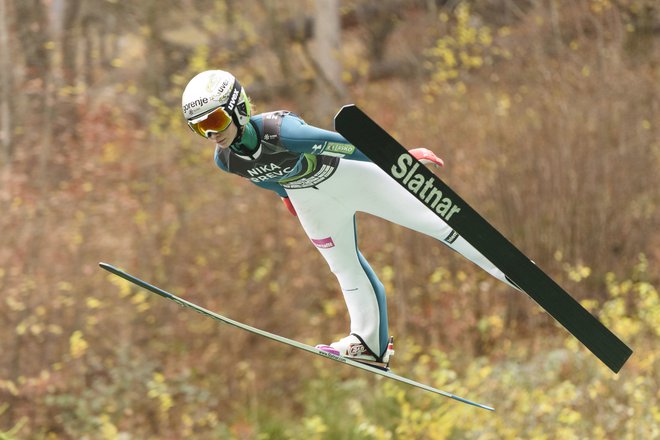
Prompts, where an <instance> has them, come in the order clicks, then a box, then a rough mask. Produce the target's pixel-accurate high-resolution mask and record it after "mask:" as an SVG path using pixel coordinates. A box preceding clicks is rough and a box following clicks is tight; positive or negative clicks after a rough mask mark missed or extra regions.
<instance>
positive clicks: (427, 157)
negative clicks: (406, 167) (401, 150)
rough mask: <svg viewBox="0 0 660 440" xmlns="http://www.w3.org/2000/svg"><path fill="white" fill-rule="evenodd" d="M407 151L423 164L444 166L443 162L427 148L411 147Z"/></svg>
mask: <svg viewBox="0 0 660 440" xmlns="http://www.w3.org/2000/svg"><path fill="white" fill-rule="evenodd" d="M408 153H410V155H411V156H412V157H414V158H415V159H417V160H418V161H420V162H421V163H423V164H433V165H434V166H436V167H444V166H445V162H444V161H443V160H442V159H440V158H439V157H438V156H436V155H435V153H434V152H433V151H431V150H429V149H428V148H413V149H412V150H409V151H408Z"/></svg>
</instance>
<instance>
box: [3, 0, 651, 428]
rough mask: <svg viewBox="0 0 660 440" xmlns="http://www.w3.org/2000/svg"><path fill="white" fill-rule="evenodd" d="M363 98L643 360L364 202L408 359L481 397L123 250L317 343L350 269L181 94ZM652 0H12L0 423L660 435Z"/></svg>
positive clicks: (338, 101) (341, 324) (317, 105)
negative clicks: (281, 341)
mask: <svg viewBox="0 0 660 440" xmlns="http://www.w3.org/2000/svg"><path fill="white" fill-rule="evenodd" d="M209 68H222V69H226V70H229V71H231V72H233V73H234V74H235V75H236V76H237V77H238V78H239V79H240V81H241V82H242V83H243V85H244V86H245V87H246V88H247V90H248V92H249V94H250V95H251V97H252V101H253V103H254V104H255V106H256V108H257V111H269V110H275V109H288V110H292V111H294V112H295V113H298V114H299V115H301V116H302V117H303V118H304V119H306V120H307V121H308V122H309V123H313V124H315V125H318V126H321V127H325V128H332V118H333V116H334V114H335V112H336V111H337V110H338V109H339V107H340V106H341V105H342V104H345V103H350V102H355V103H357V104H358V105H360V106H361V107H362V108H363V109H365V111H366V112H367V113H368V114H370V115H372V117H373V118H375V119H376V121H378V122H379V123H380V124H381V125H382V126H384V127H385V128H386V129H388V130H389V131H390V132H391V133H392V134H393V135H394V136H395V137H397V139H398V140H399V141H401V143H402V144H404V145H406V146H408V147H409V148H413V147H419V146H424V147H428V148H431V149H433V150H434V151H435V152H436V153H438V155H439V156H440V157H442V158H444V159H445V162H446V166H445V168H444V169H442V170H440V171H438V173H439V174H440V175H441V177H442V178H443V179H444V180H445V181H446V182H448V183H449V184H450V185H451V186H452V187H454V188H455V189H456V190H457V192H458V193H459V194H461V195H462V196H463V197H464V198H465V199H466V200H467V201H468V202H469V203H470V204H472V205H473V206H474V207H476V208H477V210H479V211H480V212H481V213H482V214H483V215H484V216H485V217H486V218H487V219H488V220H489V221H491V222H492V223H493V224H494V225H495V226H496V227H497V228H498V229H499V230H500V231H502V232H503V234H504V235H505V236H507V237H508V238H509V239H510V240H511V241H513V243H515V244H516V245H517V246H518V247H519V248H520V249H521V250H522V251H523V252H524V253H526V254H527V255H528V256H530V257H531V258H532V259H534V260H535V261H536V262H537V264H538V265H539V266H540V267H542V268H543V269H544V270H545V271H547V272H548V273H549V274H550V275H551V276H552V277H553V278H554V279H555V280H557V281H558V282H559V284H561V285H562V286H563V287H565V288H566V289H567V290H568V291H569V292H571V293H572V294H573V295H574V296H575V297H576V298H578V299H579V300H580V301H582V303H583V304H585V306H587V307H588V308H589V309H590V310H592V312H593V313H594V314H596V315H597V316H598V317H599V318H600V319H601V320H602V321H603V322H604V323H605V324H606V325H608V326H609V327H610V328H612V329H613V331H614V332H615V333H617V335H618V336H620V337H621V338H622V339H623V340H624V341H626V342H627V343H628V344H629V345H630V346H631V347H632V348H633V349H634V350H635V353H634V355H633V357H632V358H631V359H630V361H629V362H628V363H627V364H626V365H625V366H624V368H623V370H622V371H621V372H620V373H619V374H618V375H615V374H613V373H611V372H610V371H609V370H608V369H607V368H606V367H605V366H604V365H602V364H601V363H600V362H599V361H598V360H597V359H596V358H595V357H593V356H592V355H591V354H590V353H589V352H587V351H586V349H584V348H583V347H582V346H580V345H579V344H578V343H577V342H576V341H575V340H574V339H573V338H571V337H570V336H569V335H568V333H567V332H565V331H564V330H563V329H562V328H560V327H559V326H558V325H556V324H555V323H554V322H553V320H552V319H551V318H549V317H548V316H547V315H546V314H545V313H543V312H542V310H541V309H540V308H539V307H538V306H537V305H536V304H534V303H533V302H532V301H531V300H530V299H529V298H527V297H526V296H524V295H521V294H519V293H517V292H515V291H513V290H512V289H510V288H507V287H506V286H504V285H502V284H499V283H497V282H496V281H495V280H494V279H491V278H489V277H488V276H487V275H485V274H484V273H482V272H481V271H479V270H477V269H476V268H475V267H473V266H472V265H470V264H467V263H466V262H465V261H464V260H462V259H461V258H460V257H458V256H456V255H454V254H453V253H451V252H450V251H449V250H448V249H447V248H445V247H443V246H442V245H440V244H438V243H437V242H434V241H432V240H431V239H429V238H427V237H424V236H420V235H418V234H415V233H413V232H410V231H408V230H404V229H402V228H400V227H398V226H395V225H391V224H388V223H386V222H384V221H381V220H379V219H374V218H370V217H368V216H366V215H360V216H358V227H359V232H360V246H361V249H362V250H363V253H364V254H365V256H366V257H367V259H369V261H370V262H371V264H372V265H373V266H374V269H375V270H376V272H377V273H378V274H379V276H380V277H381V279H382V281H383V282H384V284H385V285H386V288H387V290H388V300H389V305H390V322H391V333H392V334H393V335H395V337H396V338H397V349H398V352H397V355H396V357H395V360H394V368H395V371H397V372H399V373H401V374H404V375H406V376H409V377H411V378H413V379H417V380H420V381H426V382H428V383H430V384H432V385H434V386H437V387H440V388H443V389H445V390H447V391H450V392H452V393H456V394H459V395H464V396H466V397H468V398H472V399H475V400H478V401H482V402H484V403H488V404H493V405H494V406H495V407H496V409H497V412H495V413H486V412H485V411H480V410H478V409H475V408H472V407H468V406H466V405H462V404H459V403H456V402H453V401H451V400H448V399H442V398H438V397H434V396H431V395H429V394H428V393H423V392H421V391H418V390H415V389H411V388H409V387H406V386H404V385H398V384H395V383H390V382H388V381H382V380H378V379H376V378H373V377H371V376H370V375H368V374H366V373H361V372H358V371H353V370H352V369H349V368H344V367H342V366H340V365H338V364H334V363H330V362H327V361H325V360H323V359H313V358H312V357H311V356H310V355H308V354H305V353H301V352H297V351H295V350H292V349H289V348H286V347H284V346H280V345H278V344H275V343H272V342H269V341H266V340H263V339H260V338H256V337H252V336H250V335H248V334H245V333H243V332H241V331H238V330H234V329H232V328H229V327H224V326H220V325H218V324H217V323H215V322H213V321H211V320H209V319H207V318H204V317H202V316H201V315H198V314H196V313H193V312H190V311H187V310H184V309H181V308H179V307H176V306H174V305H173V304H172V303H170V302H167V301H164V300H162V299H160V298H158V297H155V296H154V295H151V294H148V293H146V292H144V291H142V290H140V289H137V288H134V287H132V286H130V285H128V284H127V283H124V282H122V281H120V280H119V279H117V278H116V277H112V276H108V274H106V273H105V272H103V271H101V270H100V269H99V268H98V266H97V263H98V262H99V261H106V262H109V263H111V264H115V265H117V266H119V267H122V268H124V269H126V270H128V271H129V272H131V273H134V274H136V275H138V276H140V277H141V278H144V279H145V280H148V281H150V282H153V283H155V284H157V285H160V286H162V287H163V288H165V289H167V290H170V291H172V292H173V293H177V294H179V295H181V296H184V297H185V298H187V299H190V300H192V301H194V302H196V303H198V304H200V305H203V306H204V307H207V308H209V309H212V310H216V311H218V312H220V313H222V314H226V315H227V316H229V317H232V318H234V319H237V320H240V321H243V322H246V323H249V324H251V325H255V326H257V327H259V328H262V329H265V330H268V331H271V332H275V333H277V334H280V335H284V336H287V337H289V338H293V339H297V340H300V341H304V342H307V343H310V344H315V343H319V342H329V341H331V340H334V338H336V337H340V336H343V335H344V334H345V332H346V329H347V328H348V327H347V326H348V322H347V314H346V311H345V306H344V303H343V300H342V298H341V292H340V290H339V288H338V285H337V283H336V280H335V279H334V277H333V275H332V274H331V273H330V271H329V270H328V268H327V266H326V264H325V262H324V261H323V260H322V258H321V257H320V255H319V254H318V252H317V251H316V250H315V248H314V247H313V246H312V245H311V244H310V243H309V242H308V240H307V239H306V237H305V235H304V234H303V232H302V229H301V228H300V227H299V225H298V223H297V221H296V219H295V218H294V217H292V216H290V215H289V214H288V212H287V211H286V209H285V208H284V206H282V204H281V203H280V201H279V200H278V198H277V197H276V196H275V195H274V194H272V193H268V192H266V191H262V190H260V189H258V188H257V187H255V186H253V185H252V184H250V183H249V182H246V181H243V180H242V179H240V178H238V177H236V176H231V175H227V174H222V173H221V172H220V171H219V170H218V169H217V168H216V167H215V165H214V163H213V159H212V154H213V146H212V145H210V144H209V143H208V142H205V141H204V140H202V139H200V138H198V137H196V136H195V135H194V134H192V133H191V132H190V131H189V129H188V128H187V127H186V125H185V123H184V120H183V118H182V116H181V111H180V94H181V91H182V89H183V86H184V85H185V83H186V82H187V80H188V79H189V78H190V77H192V76H193V74H195V73H197V72H198V71H201V70H204V69H209ZM659 165H660V5H659V4H658V2H656V1H655V0H571V1H569V0H566V1H562V0H474V1H460V0H380V1H375V0H374V1H362V2H360V1H348V0H341V1H339V0H318V1H311V0H307V1H274V0H251V1H246V0H242V1H239V0H181V1H174V0H142V1H140V2H128V1H119V0H86V1H82V0H0V182H1V183H0V207H1V208H0V209H1V210H2V216H0V231H1V232H0V293H1V295H0V335H2V336H1V337H0V438H2V439H43V438H45V439H68V438H76V439H78V438H89V439H92V438H94V439H157V438H166V439H179V438H184V436H185V437H187V438H199V439H210V438H234V439H280V438H281V439H302V438H305V439H314V438H318V439H322V438H331V439H443V438H454V439H463V438H479V439H514V438H534V439H556V438H562V439H573V438H575V439H577V438H590V439H651V438H660V428H658V427H659V426H660V409H659V407H660V405H659V402H660V391H659V388H658V379H659V378H660V351H659V350H658V345H659V344H658V336H659V335H660V302H659V300H658V292H657V287H656V286H658V282H659V281H660V271H659V270H658V268H659V263H660V250H659V249H660V232H659V226H660V221H659V220H660V214H659V212H658V205H659V204H660V191H659V188H660V172H659V170H660V166H659Z"/></svg>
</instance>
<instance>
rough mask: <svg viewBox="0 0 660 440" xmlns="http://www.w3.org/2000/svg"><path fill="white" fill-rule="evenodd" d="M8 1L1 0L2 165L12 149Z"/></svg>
mask: <svg viewBox="0 0 660 440" xmlns="http://www.w3.org/2000/svg"><path fill="white" fill-rule="evenodd" d="M8 16H9V11H8V10H7V1H6V0H0V163H5V164H9V163H10V162H11V159H12V156H13V149H12V114H11V109H12V102H11V101H12V98H11V97H12V73H13V64H12V59H11V51H10V47H9V29H8V28H9V26H8V23H7V20H8V19H7V17H8Z"/></svg>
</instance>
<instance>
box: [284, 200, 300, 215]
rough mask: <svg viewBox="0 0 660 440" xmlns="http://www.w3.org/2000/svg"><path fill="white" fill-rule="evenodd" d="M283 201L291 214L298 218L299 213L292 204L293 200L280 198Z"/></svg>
mask: <svg viewBox="0 0 660 440" xmlns="http://www.w3.org/2000/svg"><path fill="white" fill-rule="evenodd" d="M280 198H281V199H282V202H283V203H284V206H286V209H288V210H289V212H290V213H291V214H292V215H294V216H295V217H298V213H297V212H296V208H294V207H293V204H292V203H291V200H289V198H288V197H280Z"/></svg>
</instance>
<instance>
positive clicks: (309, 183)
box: [215, 111, 511, 357]
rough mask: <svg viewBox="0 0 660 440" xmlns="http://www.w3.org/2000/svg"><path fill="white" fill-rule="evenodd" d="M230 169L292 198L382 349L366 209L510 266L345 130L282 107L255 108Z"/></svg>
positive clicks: (473, 257)
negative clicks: (363, 220)
mask: <svg viewBox="0 0 660 440" xmlns="http://www.w3.org/2000/svg"><path fill="white" fill-rule="evenodd" d="M215 161H216V164H217V165H218V166H219V167H220V168H221V169H222V170H224V171H227V172H230V173H234V174H238V175H240V176H242V177H245V178H248V179H250V180H251V181H252V182H253V183H255V184H256V185H258V186H260V187H262V188H265V189H269V190H272V191H275V192H276V193H277V194H279V195H280V196H281V197H284V198H287V197H288V198H289V200H290V202H291V203H292V205H293V207H294V208H295V211H296V212H297V215H298V219H299V221H300V223H301V225H302V227H303V229H304V230H305V233H306V234H307V236H308V237H309V239H310V240H311V242H312V243H313V244H314V245H315V246H316V248H317V249H318V250H319V251H320V252H321V255H323V257H324V258H325V260H326V261H327V262H328V265H329V266H330V270H331V271H332V272H333V273H334V274H335V276H336V277H337V280H338V281H339V285H340V286H341V289H342V292H343V296H344V300H345V302H346V306H347V308H348V313H349V317H350V332H351V334H355V335H357V336H358V337H359V338H360V339H361V340H362V341H363V342H364V343H365V344H366V345H367V347H368V348H369V349H370V351H371V352H372V353H373V354H374V355H375V356H376V357H380V356H382V355H383V353H384V352H385V350H386V348H387V343H388V323H387V304H386V298H385V289H384V288H383V284H382V283H381V282H380V281H379V279H378V277H377V276H376V274H375V273H374V271H373V270H372V269H371V267H370V266H369V263H368V262H367V260H366V259H365V258H364V257H363V256H362V254H361V253H360V251H359V249H358V247H357V235H356V224H355V214H356V212H358V211H360V212H366V213H368V214H372V215H375V216H377V217H381V218H383V219H385V220H388V221H391V222H393V223H396V224H399V225H401V226H404V227H407V228H409V229H412V230H415V231H418V232H421V233H423V234H426V235H429V236H431V237H433V238H435V239H437V240H439V241H441V242H442V243H444V244H445V245H447V246H449V247H450V248H452V249H453V250H455V251H457V252H458V253H460V254H461V255H463V256H464V257H466V258H467V259H469V260H470V261H472V262H473V263H475V264H477V265H478V266H479V267H481V268H482V269H484V270H485V271H486V272H488V273H489V274H491V275H492V276H494V277H496V278H497V279H499V280H501V281H503V282H505V283H507V284H509V285H511V284H510V283H509V282H508V281H507V280H506V278H505V276H504V274H503V273H502V272H501V271H500V270H499V269H497V267H495V265H493V264H492V263H491V262H490V261H488V260H487V259H486V258H485V257H484V256H483V255H481V253H479V252H478V251H477V250H476V249H475V248H474V247H472V245H470V244H469V243H468V242H467V241H465V240H464V239H463V238H462V237H461V236H459V235H458V234H457V233H456V232H455V231H454V230H452V229H451V228H450V227H449V226H448V225H447V224H446V223H445V222H444V221H442V220H441V219H440V218H438V217H437V216H436V215H435V214H433V212H431V211H430V210H429V209H428V208H427V207H426V206H424V205H423V204H422V202H420V201H419V200H417V199H416V198H415V197H414V196H413V195H411V194H410V193H408V192H407V191H406V190H405V189H404V188H403V187H401V186H400V185H399V184H398V183H397V182H396V181H395V180H394V179H392V178H391V177H390V176H388V175H387V174H386V173H385V172H384V171H382V170H381V169H380V168H379V167H378V166H376V165H375V164H373V163H372V162H371V161H370V160H369V159H368V158H367V157H366V156H365V155H364V154H362V153H361V152H360V151H359V150H358V149H357V148H356V147H355V146H353V145H351V144H350V143H349V142H348V141H346V139H344V138H343V137H342V136H341V135H339V134H338V133H335V132H332V131H328V130H323V129H320V128H317V127H313V126H311V125H308V124H306V123H305V122H304V121H303V120H302V119H300V118H299V117H298V116H296V115H294V114H292V113H290V112H286V111H278V112H271V113H263V114H260V115H256V116H253V117H252V118H251V119H250V121H249V123H248V124H247V125H246V126H245V129H244V131H243V133H242V135H241V136H240V137H239V139H238V140H237V141H235V143H234V144H232V145H231V146H230V147H229V148H227V149H221V148H220V147H218V148H216V153H215Z"/></svg>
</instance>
